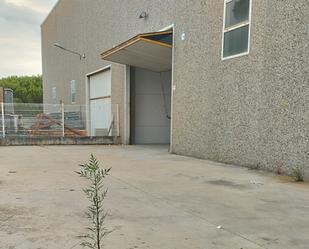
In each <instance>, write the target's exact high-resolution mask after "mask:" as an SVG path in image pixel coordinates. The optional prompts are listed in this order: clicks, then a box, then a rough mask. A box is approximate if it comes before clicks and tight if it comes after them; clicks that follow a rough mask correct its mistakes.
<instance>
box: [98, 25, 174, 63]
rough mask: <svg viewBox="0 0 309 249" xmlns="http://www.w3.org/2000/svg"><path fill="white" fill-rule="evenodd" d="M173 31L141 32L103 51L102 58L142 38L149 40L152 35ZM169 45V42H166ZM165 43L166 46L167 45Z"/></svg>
mask: <svg viewBox="0 0 309 249" xmlns="http://www.w3.org/2000/svg"><path fill="white" fill-rule="evenodd" d="M172 33H173V31H162V32H151V33H142V34H139V35H136V36H134V37H133V38H131V39H129V40H127V41H125V42H122V43H120V44H119V45H117V46H115V47H113V48H111V49H108V50H106V51H104V52H103V53H101V59H103V60H104V58H106V57H107V56H110V55H112V54H114V53H115V52H118V51H119V50H121V49H123V48H126V47H129V46H130V45H132V44H134V43H136V42H138V41H140V40H148V41H150V40H149V39H147V37H148V36H152V35H163V34H172ZM157 43H160V42H157ZM162 44H165V43H162ZM165 45H167V44H165ZM165 45H164V46H165ZM169 47H172V46H169Z"/></svg>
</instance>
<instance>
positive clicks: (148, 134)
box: [130, 67, 172, 144]
mask: <svg viewBox="0 0 309 249" xmlns="http://www.w3.org/2000/svg"><path fill="white" fill-rule="evenodd" d="M130 75H131V81H130V82H131V84H130V85H131V93H130V100H131V101H130V103H131V104H130V110H131V112H130V116H131V117H130V120H131V125H130V127H131V136H130V140H131V141H130V143H131V144H169V143H170V133H171V76H172V72H171V71H166V72H154V71H150V70H147V69H142V68H137V67H131V73H130Z"/></svg>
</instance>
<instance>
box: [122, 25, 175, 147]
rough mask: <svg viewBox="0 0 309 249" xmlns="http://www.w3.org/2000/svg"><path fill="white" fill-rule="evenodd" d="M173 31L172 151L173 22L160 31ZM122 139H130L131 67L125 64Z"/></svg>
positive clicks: (172, 110) (173, 49)
mask: <svg viewBox="0 0 309 249" xmlns="http://www.w3.org/2000/svg"><path fill="white" fill-rule="evenodd" d="M168 30H172V31H173V44H172V45H173V47H172V70H171V71H172V76H171V78H172V80H171V125H170V148H169V151H170V152H172V148H173V116H174V115H173V113H174V104H173V103H174V92H175V90H176V85H175V84H174V65H175V24H171V25H168V26H166V27H164V28H163V29H161V30H159V31H160V32H161V31H168ZM124 76H125V77H124V78H125V80H124V139H123V143H124V144H126V145H129V144H130V142H131V141H132V139H131V135H132V134H131V108H130V106H131V78H132V76H131V67H130V66H128V65H126V66H125V70H124Z"/></svg>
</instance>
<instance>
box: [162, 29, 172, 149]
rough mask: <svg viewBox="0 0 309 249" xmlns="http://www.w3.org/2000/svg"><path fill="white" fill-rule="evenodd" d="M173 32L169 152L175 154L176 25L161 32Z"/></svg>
mask: <svg viewBox="0 0 309 249" xmlns="http://www.w3.org/2000/svg"><path fill="white" fill-rule="evenodd" d="M168 30H172V31H173V45H172V82H171V127H170V148H169V151H170V152H171V153H172V152H173V117H174V115H173V110H174V89H175V88H174V86H175V85H174V63H175V24H174V23H173V24H171V25H169V26H167V27H165V28H163V29H161V30H160V32H161V31H168Z"/></svg>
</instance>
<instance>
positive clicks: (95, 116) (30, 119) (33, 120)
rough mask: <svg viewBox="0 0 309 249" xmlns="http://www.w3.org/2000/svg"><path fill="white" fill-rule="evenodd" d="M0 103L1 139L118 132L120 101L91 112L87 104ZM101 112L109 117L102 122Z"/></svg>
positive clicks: (96, 134) (114, 133)
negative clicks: (99, 111)
mask: <svg viewBox="0 0 309 249" xmlns="http://www.w3.org/2000/svg"><path fill="white" fill-rule="evenodd" d="M0 106H1V110H0V114H1V116H0V118H1V120H0V139H1V138H8V137H41V136H42V137H66V136H68V137H76V136H77V137H87V136H119V110H118V109H119V108H118V105H113V106H112V108H111V111H109V112H108V113H105V114H104V113H102V114H100V113H92V114H91V110H90V109H89V110H88V107H86V106H84V105H64V104H24V103H14V104H6V103H0ZM103 111H104V110H103ZM101 116H104V117H107V118H105V119H108V120H107V121H106V122H105V123H104V122H102V121H101V119H102V118H101V119H100V118H99V117H101ZM103 121H104V120H103ZM92 130H93V131H92ZM98 131H100V132H98Z"/></svg>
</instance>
